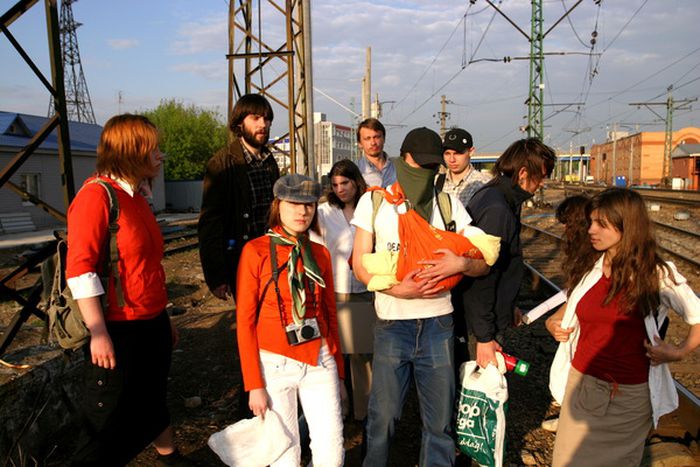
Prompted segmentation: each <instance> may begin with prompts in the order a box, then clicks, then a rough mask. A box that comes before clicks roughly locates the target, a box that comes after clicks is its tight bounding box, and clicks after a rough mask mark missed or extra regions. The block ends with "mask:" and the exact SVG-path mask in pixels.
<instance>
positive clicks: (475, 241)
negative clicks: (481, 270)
mask: <svg viewBox="0 0 700 467" xmlns="http://www.w3.org/2000/svg"><path fill="white" fill-rule="evenodd" d="M467 238H469V241H471V242H472V245H474V246H475V247H477V248H478V249H479V251H480V252H481V254H482V255H484V261H486V264H488V265H489V266H493V265H494V264H495V263H496V260H497V259H498V253H499V252H500V251H501V237H496V236H495V235H489V234H487V233H485V234H479V235H472V236H468V237H467Z"/></svg>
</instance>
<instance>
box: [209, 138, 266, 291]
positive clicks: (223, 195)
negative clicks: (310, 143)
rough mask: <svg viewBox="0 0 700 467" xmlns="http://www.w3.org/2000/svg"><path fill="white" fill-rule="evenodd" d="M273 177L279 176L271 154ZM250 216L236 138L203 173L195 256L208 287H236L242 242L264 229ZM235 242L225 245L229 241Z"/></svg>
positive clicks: (246, 180)
mask: <svg viewBox="0 0 700 467" xmlns="http://www.w3.org/2000/svg"><path fill="white" fill-rule="evenodd" d="M265 163H268V164H272V165H273V166H274V167H273V173H274V174H276V175H275V176H274V179H275V180H276V179H277V178H279V168H278V167H277V163H276V162H275V158H274V157H272V156H269V157H268V158H267V159H265ZM250 216H251V187H250V180H249V178H248V165H247V163H246V160H245V156H244V155H243V147H242V146H241V142H240V140H239V139H238V138H236V139H235V140H234V141H233V142H232V143H231V144H230V145H229V146H228V147H227V148H225V149H223V150H221V151H219V152H218V153H216V154H215V155H214V156H213V157H212V158H211V159H210V160H209V162H208V163H207V170H206V173H205V175H204V186H203V194H202V210H201V211H200V214H199V224H198V230H199V258H200V260H201V262H202V270H203V271H204V279H205V280H206V282H207V285H208V286H209V288H210V289H215V288H216V287H218V286H220V285H223V284H228V285H229V286H230V287H231V291H232V292H233V293H234V296H235V291H236V271H237V269H238V259H239V258H240V256H241V251H242V249H243V245H244V244H245V243H246V242H247V241H248V240H252V239H253V238H255V237H259V236H260V235H262V234H264V232H253V231H252V230H253V229H252V228H251V225H250V223H249V222H248V219H249V218H250ZM230 240H233V241H234V242H235V243H234V244H233V245H229V243H230V242H229V241H230Z"/></svg>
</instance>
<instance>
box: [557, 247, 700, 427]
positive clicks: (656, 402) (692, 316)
mask: <svg viewBox="0 0 700 467" xmlns="http://www.w3.org/2000/svg"><path fill="white" fill-rule="evenodd" d="M603 257H604V255H601V257H600V259H599V260H598V261H597V262H596V264H595V265H594V266H593V269H591V270H590V271H589V272H588V273H587V274H586V275H585V276H584V277H583V279H581V281H580V282H579V283H578V284H577V285H576V287H574V290H573V291H572V292H571V296H570V297H569V299H568V300H567V305H566V311H565V313H564V317H563V319H562V322H561V327H562V328H571V327H573V328H574V331H573V332H572V333H571V335H570V336H569V340H568V341H567V342H561V343H560V344H559V348H558V349H557V353H556V355H555V356H554V361H553V362H552V367H551V369H550V371H549V390H550V391H551V392H552V396H553V397H554V399H555V400H556V401H557V402H559V403H560V404H561V403H562V400H563V399H564V390H565V388H566V380H567V378H568V376H569V369H570V368H571V361H572V360H573V358H574V353H575V352H576V344H577V343H578V338H579V334H580V329H579V325H578V318H577V316H576V306H577V304H578V302H579V301H580V300H581V298H582V297H583V296H584V295H585V294H586V293H587V292H588V291H589V290H590V289H591V288H592V287H593V286H594V285H595V284H596V283H597V282H598V281H599V280H600V278H601V276H602V275H603ZM666 264H668V266H669V267H670V269H671V271H672V272H673V277H674V278H675V280H676V282H677V284H675V283H674V282H673V280H671V277H669V276H668V275H667V274H666V273H665V272H664V271H665V270H664V269H660V270H659V271H660V272H659V289H660V290H659V292H660V296H661V297H660V298H661V304H660V305H659V309H658V315H657V316H656V318H655V317H654V316H653V315H649V316H647V317H646V318H644V327H645V328H646V332H647V338H648V339H649V342H656V341H655V340H654V338H655V337H657V336H659V328H658V325H657V323H663V322H664V320H665V319H666V317H667V316H668V310H669V309H672V310H674V311H675V312H676V313H678V314H679V315H680V316H681V318H683V320H684V321H685V322H686V323H688V324H690V325H693V324H698V323H700V299H698V297H697V295H695V293H694V292H693V290H692V289H691V288H690V286H688V284H687V281H686V279H685V277H683V276H682V275H681V274H680V273H679V272H678V270H676V267H675V266H674V265H673V263H671V262H667V263H666ZM649 393H650V397H651V407H652V415H653V419H654V427H656V425H657V423H658V421H659V418H660V417H661V416H662V415H664V414H667V413H669V412H672V411H673V410H675V409H676V407H678V393H677V391H676V387H675V385H674V384H673V378H672V377H671V370H669V368H668V365H667V364H665V363H664V364H661V365H656V366H651V365H650V366H649Z"/></svg>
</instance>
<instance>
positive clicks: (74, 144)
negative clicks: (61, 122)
mask: <svg viewBox="0 0 700 467" xmlns="http://www.w3.org/2000/svg"><path fill="white" fill-rule="evenodd" d="M47 120H49V118H48V117H39V116H37V115H28V114H21V113H13V112H4V111H2V110H0V146H10V147H15V148H17V149H21V148H23V147H25V146H26V145H27V143H29V140H30V139H31V138H32V137H33V136H34V135H35V134H37V133H38V132H39V131H40V130H41V127H42V126H43V125H44V124H45V123H46V121H47ZM13 123H17V124H18V126H20V128H21V129H22V130H23V131H24V130H26V134H22V133H23V131H20V132H19V133H12V134H9V132H8V130H9V128H10V126H11V125H12V124H13ZM57 131H58V128H55V129H54V130H53V131H52V132H51V134H50V135H49V136H48V137H47V138H46V139H45V140H44V141H43V142H42V143H41V145H40V146H39V148H41V149H54V150H58V138H57V135H56V132H57ZM68 133H69V135H70V147H71V150H73V151H85V152H93V153H94V152H96V151H97V143H98V141H99V140H100V134H101V133H102V127H101V126H100V125H96V124H93V123H80V122H69V124H68Z"/></svg>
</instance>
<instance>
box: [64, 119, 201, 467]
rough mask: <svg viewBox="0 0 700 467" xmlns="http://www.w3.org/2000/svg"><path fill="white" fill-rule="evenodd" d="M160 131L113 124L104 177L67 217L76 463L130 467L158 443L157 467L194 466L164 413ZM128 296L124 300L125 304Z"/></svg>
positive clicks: (103, 146)
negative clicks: (83, 341) (156, 199)
mask: <svg viewBox="0 0 700 467" xmlns="http://www.w3.org/2000/svg"><path fill="white" fill-rule="evenodd" d="M163 159H164V157H163V154H162V153H161V152H160V149H159V148H158V130H157V129H156V127H155V126H154V125H153V124H152V123H151V122H150V121H149V120H148V119H147V118H146V117H143V116H140V115H128V114H127V115H118V116H116V117H112V118H111V119H110V120H109V121H108V122H107V123H106V124H105V127H104V130H103V132H102V135H101V136H100V141H99V144H98V146H97V175H96V176H95V177H94V178H91V179H88V180H87V181H86V182H85V185H83V188H82V189H81V190H80V192H79V193H78V194H77V196H76V197H75V199H74V200H73V202H72V203H71V205H70V208H69V209H68V256H67V265H66V277H67V278H68V279H67V282H68V286H69V287H70V289H71V292H72V294H73V297H74V298H75V299H76V301H77V303H78V306H79V307H80V312H81V313H82V316H83V319H84V321H85V324H86V326H87V327H88V329H89V330H90V343H89V345H88V346H87V349H86V352H87V364H86V370H85V371H86V372H85V378H84V383H85V392H84V394H83V397H82V399H81V405H82V408H83V412H84V426H83V428H84V429H83V431H82V433H81V437H80V439H79V441H78V449H77V451H76V454H75V455H74V459H73V465H95V466H98V465H99V466H117V465H125V464H127V463H128V462H129V461H130V460H131V459H133V458H134V457H135V456H136V455H137V454H138V453H140V452H141V451H142V450H143V449H145V448H146V446H148V445H149V444H150V443H153V445H154V446H155V448H156V450H157V451H158V460H157V465H192V464H191V463H190V462H189V461H188V460H187V459H185V458H184V457H182V456H181V455H180V454H179V452H178V451H177V449H176V448H175V445H174V442H173V429H172V427H171V426H170V415H169V413H168V408H167V405H166V393H167V382H168V372H169V371H170V359H171V350H172V346H173V342H174V340H176V333H175V330H174V328H171V322H170V319H169V318H168V315H167V313H166V312H165V306H166V304H167V303H168V297H167V293H166V290H165V272H164V270H163V266H162V265H161V260H162V259H163V237H162V236H161V233H160V229H159V227H158V223H157V222H156V218H155V216H154V215H153V213H152V212H151V208H150V207H149V205H148V201H147V200H146V197H145V196H144V195H146V196H148V195H150V188H151V181H152V180H153V178H154V177H156V175H157V174H158V172H159V171H160V169H161V165H162V163H163ZM96 180H97V181H99V182H100V183H103V184H107V185H108V186H109V187H111V190H112V191H113V192H114V193H115V194H116V199H117V201H118V205H119V216H118V220H117V223H118V226H119V230H118V231H117V232H116V233H112V235H113V236H116V244H117V250H118V252H119V257H118V261H117V264H116V267H117V268H118V272H119V276H118V277H119V283H118V284H117V285H115V283H116V282H117V280H116V275H115V276H112V277H109V279H108V280H106V281H104V283H103V282H102V281H101V280H100V275H103V276H106V275H108V274H109V273H108V272H107V271H103V270H102V269H103V266H104V262H105V255H109V250H108V249H106V248H105V244H106V243H107V242H106V240H107V238H108V236H109V235H110V234H109V228H110V225H109V219H110V215H109V211H110V197H109V195H108V193H107V189H108V188H107V186H104V187H103V186H100V183H93V182H94V181H96ZM122 296H123V298H122Z"/></svg>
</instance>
